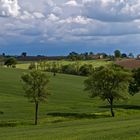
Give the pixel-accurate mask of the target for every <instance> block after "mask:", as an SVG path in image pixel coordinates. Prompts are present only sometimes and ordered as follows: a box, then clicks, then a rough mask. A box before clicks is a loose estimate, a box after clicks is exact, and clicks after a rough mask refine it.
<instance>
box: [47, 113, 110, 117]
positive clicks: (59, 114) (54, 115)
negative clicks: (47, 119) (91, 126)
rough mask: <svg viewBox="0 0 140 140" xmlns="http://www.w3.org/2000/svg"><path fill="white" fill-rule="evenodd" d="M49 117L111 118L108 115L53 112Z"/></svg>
mask: <svg viewBox="0 0 140 140" xmlns="http://www.w3.org/2000/svg"><path fill="white" fill-rule="evenodd" d="M47 115H49V116H53V117H67V118H77V119H84V118H85V119H86V118H87V119H92V118H106V117H110V115H108V114H104V113H94V114H88V113H63V112H52V113H48V114H47Z"/></svg>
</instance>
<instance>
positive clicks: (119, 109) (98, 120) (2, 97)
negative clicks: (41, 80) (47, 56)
mask: <svg viewBox="0 0 140 140" xmlns="http://www.w3.org/2000/svg"><path fill="white" fill-rule="evenodd" d="M24 72H28V71H27V70H21V69H10V68H0V73H1V76H0V139H1V140H11V139H14V140H25V139H26V140H40V139H41V140H46V139H48V140H86V139H89V140H90V139H91V140H93V139H95V140H126V139H127V140H139V139H140V119H139V118H140V105H139V102H140V94H137V95H136V96H133V97H131V96H130V99H129V100H126V101H120V102H119V103H117V104H116V103H115V112H116V117H115V118H112V117H110V111H109V106H108V104H107V102H106V101H104V102H103V101H101V100H99V99H98V98H95V99H91V98H90V97H89V94H88V93H87V92H85V91H84V90H83V89H84V85H83V81H84V80H85V79H86V77H80V76H73V75H65V74H57V76H55V77H54V76H52V74H50V73H47V74H48V75H49V76H50V85H49V90H50V92H51V95H50V96H49V99H48V102H47V103H43V104H41V105H40V107H39V125H38V126H34V125H33V122H34V121H33V119H34V104H32V103H29V102H28V100H27V99H26V98H25V97H24V92H23V90H22V83H21V80H20V76H21V75H22V74H23V73H24Z"/></svg>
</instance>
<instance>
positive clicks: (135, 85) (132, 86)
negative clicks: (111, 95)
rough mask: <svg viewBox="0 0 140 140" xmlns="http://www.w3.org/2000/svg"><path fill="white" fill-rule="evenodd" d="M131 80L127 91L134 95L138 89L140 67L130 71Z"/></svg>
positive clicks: (139, 85) (139, 87)
mask: <svg viewBox="0 0 140 140" xmlns="http://www.w3.org/2000/svg"><path fill="white" fill-rule="evenodd" d="M132 73H133V80H132V81H131V83H130V85H129V92H130V94H131V95H135V94H136V93H138V92H139V91H140V68H138V69H135V70H133V71H132Z"/></svg>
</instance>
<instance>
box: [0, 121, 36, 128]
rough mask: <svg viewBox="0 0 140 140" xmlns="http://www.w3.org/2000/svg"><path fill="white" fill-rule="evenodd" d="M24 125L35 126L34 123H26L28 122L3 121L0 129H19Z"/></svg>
mask: <svg viewBox="0 0 140 140" xmlns="http://www.w3.org/2000/svg"><path fill="white" fill-rule="evenodd" d="M22 125H24V126H25V125H34V124H33V123H28V122H27V123H26V122H16V121H7V122H6V121H1V122H0V127H17V126H22Z"/></svg>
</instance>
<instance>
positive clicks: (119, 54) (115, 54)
mask: <svg viewBox="0 0 140 140" xmlns="http://www.w3.org/2000/svg"><path fill="white" fill-rule="evenodd" d="M114 56H115V57H116V58H120V57H121V52H120V51H119V50H115V51H114Z"/></svg>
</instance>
